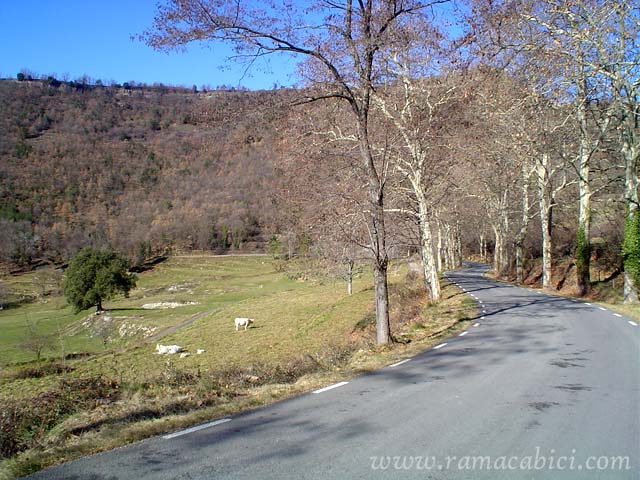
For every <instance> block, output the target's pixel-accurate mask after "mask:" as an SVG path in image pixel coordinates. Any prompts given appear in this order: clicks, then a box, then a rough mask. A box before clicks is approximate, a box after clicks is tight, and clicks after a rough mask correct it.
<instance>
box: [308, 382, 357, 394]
mask: <svg viewBox="0 0 640 480" xmlns="http://www.w3.org/2000/svg"><path fill="white" fill-rule="evenodd" d="M347 383H349V382H338V383H334V384H333V385H329V386H328V387H324V388H320V389H318V390H314V391H313V393H323V392H326V391H327V390H332V389H334V388H338V387H342V386H344V385H346V384H347Z"/></svg>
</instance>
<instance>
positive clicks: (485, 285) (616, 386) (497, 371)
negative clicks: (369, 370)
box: [32, 264, 640, 480]
mask: <svg viewBox="0 0 640 480" xmlns="http://www.w3.org/2000/svg"><path fill="white" fill-rule="evenodd" d="M483 271H484V270H483V267H482V266H481V265H478V264H470V266H469V267H468V268H466V269H463V270H459V271H455V272H451V273H450V274H449V277H450V278H451V279H452V280H453V281H455V282H456V283H458V284H459V285H460V286H461V288H463V289H464V290H465V291H466V293H464V292H461V293H460V294H461V295H463V294H468V295H471V296H473V297H474V298H476V300H477V301H478V303H479V306H480V310H481V312H483V313H481V314H480V315H479V316H478V318H477V320H476V321H474V323H473V326H470V327H469V328H468V330H467V331H466V333H464V332H463V333H462V334H461V335H460V336H455V337H452V338H449V339H447V340H445V341H443V344H441V345H442V346H439V348H433V349H431V350H429V351H427V352H425V353H423V354H421V355H419V356H417V357H415V358H413V359H411V360H410V361H407V362H404V363H402V364H399V365H395V366H389V367H387V368H384V369H382V370H380V371H378V372H376V373H373V374H369V375H364V376H361V377H358V378H354V379H352V380H351V381H349V382H348V383H347V384H344V385H339V386H335V388H332V389H329V390H326V391H323V392H320V393H309V394H306V395H302V396H299V397H297V398H294V399H291V400H287V401H284V402H280V403H278V404H276V405H272V406H270V407H267V408H262V409H259V410H256V411H253V412H249V413H246V414H242V415H238V416H234V417H232V418H231V419H230V420H229V421H226V422H224V423H217V424H213V425H210V426H208V427H207V428H202V429H200V430H197V431H194V432H192V433H184V432H177V433H178V435H177V436H173V437H171V438H165V437H157V438H153V439H149V440H147V441H144V442H140V443H137V444H134V445H131V446H128V447H125V448H121V449H118V450H115V451H112V452H107V453H104V454H100V455H95V456H91V457H87V458H84V459H81V460H78V461H75V462H70V463H67V464H65V465H62V466H59V467H55V468H52V469H49V470H46V471H44V472H40V473H39V474H36V475H34V476H32V478H42V479H67V480H74V479H87V480H89V479H91V480H107V479H213V478H215V479H281V478H295V479H376V478H380V479H389V478H399V479H413V478H420V479H485V478H486V479H492V480H495V479H554V480H555V479H638V478H640V466H639V464H640V459H639V453H640V394H639V383H640V347H639V339H640V327H638V326H637V325H635V324H632V323H629V322H630V320H629V319H627V318H624V317H620V316H616V315H615V314H614V313H613V312H611V311H607V310H602V309H601V308H600V307H598V306H596V305H589V304H587V303H583V302H577V301H572V300H570V299H566V298H562V297H556V296H551V295H545V294H542V293H540V292H535V291H530V290H527V289H521V288H516V287H512V286H508V285H504V284H499V283H496V282H493V281H490V280H488V279H485V278H484V277H483V276H482V273H483Z"/></svg>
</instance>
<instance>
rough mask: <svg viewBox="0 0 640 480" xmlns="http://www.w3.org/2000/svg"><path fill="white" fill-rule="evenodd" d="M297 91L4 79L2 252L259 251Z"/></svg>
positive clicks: (14, 255) (22, 255)
mask: <svg viewBox="0 0 640 480" xmlns="http://www.w3.org/2000/svg"><path fill="white" fill-rule="evenodd" d="M291 95H292V94H291V93H290V92H287V91H285V90H279V91H261V92H248V91H212V92H194V91H191V90H187V89H176V88H170V87H151V88H134V89H124V88H118V87H103V86H87V85H78V84H76V83H60V82H57V81H56V82H54V83H53V84H52V82H46V81H21V82H20V81H15V80H3V81H0V109H1V113H0V254H1V255H2V257H3V258H2V259H3V260H13V261H15V262H18V263H26V262H28V261H29V260H30V259H31V258H34V257H35V256H41V257H45V258H48V259H52V260H64V259H66V258H68V257H69V255H70V254H72V253H73V252H75V251H76V250H77V249H78V248H79V247H81V246H84V245H90V244H91V245H97V246H101V245H107V244H109V245H111V246H113V247H115V248H117V249H118V250H120V251H122V252H126V253H127V254H128V255H129V256H131V257H132V258H136V257H143V256H144V255H149V254H150V253H160V251H163V250H165V249H171V250H173V251H177V250H178V251H179V250H189V249H214V250H216V249H219V250H229V249H238V248H242V249H245V250H246V249H252V248H256V247H259V246H261V244H262V243H263V242H264V241H265V238H267V236H268V235H269V234H270V232H271V231H272V229H273V221H274V219H273V215H274V210H275V209H274V206H273V195H272V193H271V192H272V187H271V185H270V182H271V181H272V180H273V162H274V159H275V158H276V157H277V156H278V154H279V153H278V152H279V142H278V134H277V131H276V130H277V125H278V124H279V122H280V120H281V117H282V116H283V115H285V114H286V111H287V109H286V108H285V106H286V105H287V104H288V101H289V97H290V96H291Z"/></svg>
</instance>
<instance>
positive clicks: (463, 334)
mask: <svg viewBox="0 0 640 480" xmlns="http://www.w3.org/2000/svg"><path fill="white" fill-rule="evenodd" d="M467 333H469V332H467V331H465V332H462V333H461V334H460V335H458V336H459V337H464V336H465V335H466V334H467Z"/></svg>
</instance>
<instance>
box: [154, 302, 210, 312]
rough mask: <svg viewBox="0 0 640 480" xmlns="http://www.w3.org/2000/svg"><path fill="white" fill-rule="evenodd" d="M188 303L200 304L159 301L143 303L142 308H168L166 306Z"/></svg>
mask: <svg viewBox="0 0 640 480" xmlns="http://www.w3.org/2000/svg"><path fill="white" fill-rule="evenodd" d="M187 305H198V302H157V303H145V304H144V305H142V308H144V309H145V310H154V309H156V308H159V309H166V308H178V307H184V306H187Z"/></svg>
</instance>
